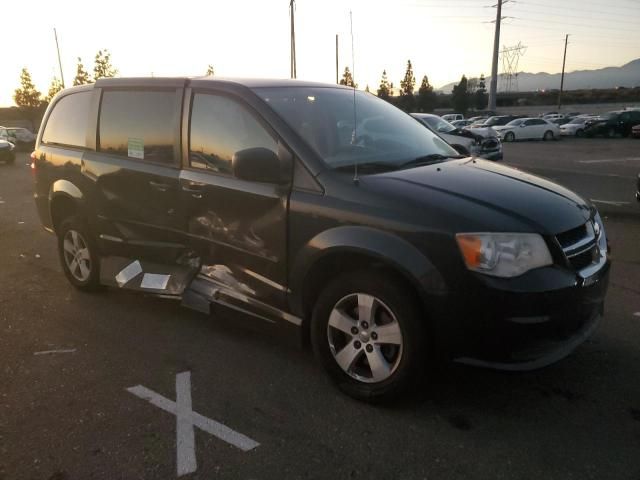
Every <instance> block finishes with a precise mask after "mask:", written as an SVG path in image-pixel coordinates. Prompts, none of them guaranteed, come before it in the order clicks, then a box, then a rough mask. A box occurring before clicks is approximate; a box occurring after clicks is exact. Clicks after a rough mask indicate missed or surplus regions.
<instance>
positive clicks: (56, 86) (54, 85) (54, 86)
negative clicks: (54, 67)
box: [45, 76, 62, 103]
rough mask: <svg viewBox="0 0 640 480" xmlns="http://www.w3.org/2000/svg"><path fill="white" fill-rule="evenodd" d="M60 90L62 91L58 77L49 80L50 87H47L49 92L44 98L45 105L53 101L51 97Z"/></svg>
mask: <svg viewBox="0 0 640 480" xmlns="http://www.w3.org/2000/svg"><path fill="white" fill-rule="evenodd" d="M60 90H62V82H61V81H60V79H59V78H58V77H56V76H54V77H53V79H52V80H51V85H49V92H48V93H47V96H46V97H45V101H46V102H47V103H51V100H53V97H55V96H56V93H58V92H59V91H60Z"/></svg>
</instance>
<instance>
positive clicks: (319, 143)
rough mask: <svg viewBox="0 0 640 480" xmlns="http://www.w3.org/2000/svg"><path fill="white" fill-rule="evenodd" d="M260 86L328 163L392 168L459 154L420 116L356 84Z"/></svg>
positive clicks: (264, 95)
mask: <svg viewBox="0 0 640 480" xmlns="http://www.w3.org/2000/svg"><path fill="white" fill-rule="evenodd" d="M255 92H256V93H257V94H258V95H259V96H260V97H261V98H262V99H263V100H264V101H265V102H266V103H267V104H268V105H269V106H270V107H271V108H272V109H273V110H274V111H275V112H276V113H277V114H278V115H279V116H280V117H282V118H283V119H284V121H285V122H286V123H287V124H288V125H289V126H290V127H291V128H292V129H293V130H294V131H295V132H296V133H297V134H298V135H300V137H301V138H302V139H303V140H304V141H305V142H306V143H307V144H308V145H309V146H310V147H311V148H312V149H313V150H314V151H315V153H316V154H317V155H318V156H319V157H320V158H321V159H322V160H323V161H324V162H325V164H326V165H327V166H328V167H329V168H334V169H336V168H345V167H349V166H353V165H355V164H359V165H376V167H377V168H387V169H391V170H392V169H395V168H402V165H403V164H406V163H407V162H409V161H411V160H413V159H416V158H420V157H427V156H430V155H440V156H442V157H444V158H448V157H455V156H457V155H458V153H457V152H456V151H455V150H454V149H453V148H452V147H450V146H449V145H448V144H447V143H446V142H445V141H443V140H442V139H441V138H440V137H438V136H437V135H435V134H434V133H433V132H431V131H430V130H429V129H428V128H427V127H426V126H424V125H422V124H421V123H420V122H418V121H416V119H414V118H412V117H411V116H409V115H407V114H406V113H404V112H402V111H401V110H399V109H398V108H396V107H394V106H393V105H391V104H390V103H388V102H386V101H384V100H381V99H379V98H377V97H375V96H374V95H371V94H368V93H365V92H361V91H357V90H356V91H355V98H354V91H353V90H350V89H345V88H331V87H274V88H256V89H255ZM354 101H355V112H354ZM354 119H355V123H354ZM452 128H453V129H455V127H452ZM363 173H365V172H364V171H363Z"/></svg>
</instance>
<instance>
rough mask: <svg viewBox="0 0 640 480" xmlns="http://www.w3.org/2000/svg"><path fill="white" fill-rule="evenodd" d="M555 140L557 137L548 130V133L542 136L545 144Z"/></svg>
mask: <svg viewBox="0 0 640 480" xmlns="http://www.w3.org/2000/svg"><path fill="white" fill-rule="evenodd" d="M554 138H555V137H554V135H553V132H552V131H551V130H547V131H546V132H544V135H543V136H542V140H544V141H545V142H548V141H549V140H553V139H554Z"/></svg>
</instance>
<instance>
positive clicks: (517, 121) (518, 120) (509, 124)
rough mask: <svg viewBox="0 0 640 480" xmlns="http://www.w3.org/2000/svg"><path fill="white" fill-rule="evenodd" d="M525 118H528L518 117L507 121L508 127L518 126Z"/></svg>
mask: <svg viewBox="0 0 640 480" xmlns="http://www.w3.org/2000/svg"><path fill="white" fill-rule="evenodd" d="M525 120H526V119H524V118H518V119H516V120H511V121H510V122H509V123H507V127H517V126H518V125H520V124H521V123H522V122H524V121H525Z"/></svg>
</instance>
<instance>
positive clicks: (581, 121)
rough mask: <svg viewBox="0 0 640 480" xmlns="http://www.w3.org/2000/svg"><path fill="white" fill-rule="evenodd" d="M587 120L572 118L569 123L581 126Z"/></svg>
mask: <svg viewBox="0 0 640 480" xmlns="http://www.w3.org/2000/svg"><path fill="white" fill-rule="evenodd" d="M586 121H587V119H586V118H574V119H573V120H571V121H570V122H569V123H572V124H574V125H582V124H583V123H584V122H586Z"/></svg>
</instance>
